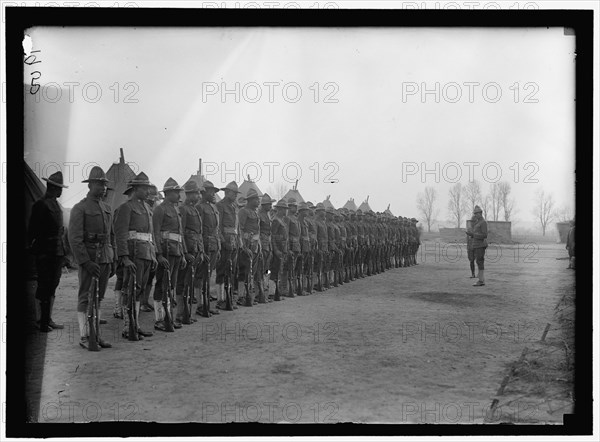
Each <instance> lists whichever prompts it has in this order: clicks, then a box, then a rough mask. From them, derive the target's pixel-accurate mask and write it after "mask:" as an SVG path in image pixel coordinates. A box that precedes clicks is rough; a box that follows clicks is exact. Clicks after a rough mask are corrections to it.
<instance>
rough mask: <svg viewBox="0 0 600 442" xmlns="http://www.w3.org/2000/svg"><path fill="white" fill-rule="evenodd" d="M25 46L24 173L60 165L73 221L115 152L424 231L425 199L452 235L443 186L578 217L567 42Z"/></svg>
mask: <svg viewBox="0 0 600 442" xmlns="http://www.w3.org/2000/svg"><path fill="white" fill-rule="evenodd" d="M27 33H28V35H29V36H30V37H31V39H32V43H33V50H34V51H39V52H35V53H34V54H35V56H36V59H35V60H36V61H41V62H40V63H34V64H31V65H27V64H26V66H25V78H24V83H25V85H26V88H25V95H26V108H25V111H26V119H25V130H26V134H25V135H26V136H25V140H26V146H25V159H26V161H27V162H28V163H29V164H30V165H31V166H32V168H33V169H34V171H35V172H36V173H37V174H38V175H40V176H42V175H44V176H47V175H48V174H49V173H52V172H54V171H56V170H57V168H61V170H62V171H63V174H65V179H66V181H68V183H67V184H68V185H69V189H66V190H65V191H64V193H63V196H62V197H61V202H62V203H63V205H64V206H65V207H71V206H73V204H75V203H77V202H78V201H79V200H80V199H81V198H83V197H84V196H85V194H86V191H87V188H86V185H85V184H81V180H83V179H84V178H87V173H89V169H90V167H91V165H95V164H98V165H100V166H101V167H103V168H104V170H105V171H106V170H107V169H108V168H109V167H110V165H111V164H112V163H113V162H116V161H117V160H118V157H119V148H123V149H124V152H125V159H126V161H128V162H130V164H131V165H132V167H133V168H134V170H135V171H138V172H139V171H144V172H145V173H146V174H147V175H148V176H149V178H150V180H151V181H152V182H153V183H155V184H157V185H158V186H159V188H162V186H163V184H164V182H165V181H166V180H167V179H168V178H169V177H173V178H175V179H176V180H177V181H178V182H179V184H181V185H183V184H184V182H185V180H187V179H188V178H189V176H190V175H191V174H194V173H196V172H197V170H198V161H199V159H200V158H202V161H203V165H204V167H203V169H204V170H203V173H204V175H205V177H206V178H207V179H210V180H211V181H213V183H215V184H216V185H217V186H224V185H225V184H227V183H228V182H230V181H233V180H235V181H237V182H238V184H241V182H242V181H243V179H244V177H245V176H246V175H247V174H250V175H251V178H253V179H254V180H255V181H256V182H257V184H258V186H259V188H260V189H261V190H262V191H263V192H264V191H267V190H269V189H275V188H277V186H280V185H281V184H284V185H287V186H290V187H291V186H292V185H293V184H294V182H295V179H296V178H299V182H298V190H299V191H300V192H301V194H302V195H303V197H304V198H305V199H307V200H311V201H313V202H315V203H316V202H319V201H322V200H323V199H325V198H326V197H327V196H328V195H331V198H330V199H331V201H332V203H333V204H334V205H335V206H336V207H340V206H342V205H343V204H344V203H345V202H346V201H347V200H348V199H349V198H354V200H355V203H356V204H357V205H359V204H360V203H361V202H362V201H363V200H364V199H365V198H367V196H368V197H369V204H370V205H371V207H372V208H373V210H375V211H383V210H385V209H386V208H387V206H388V204H389V205H390V210H391V211H392V212H393V213H394V214H395V215H402V216H409V217H412V216H415V217H417V218H420V216H419V213H418V211H417V207H416V198H417V195H418V194H419V193H420V192H422V191H423V190H424V188H425V187H426V186H431V187H434V188H435V189H436V190H437V192H438V195H439V197H438V198H439V201H438V203H437V206H438V208H439V212H440V216H439V224H440V225H445V226H450V225H451V223H450V222H449V221H448V220H449V216H448V210H447V204H448V191H449V189H450V187H451V186H452V185H453V184H454V183H455V182H458V181H460V182H461V183H462V184H463V185H466V184H467V183H468V181H469V179H476V180H478V181H479V182H480V184H481V186H482V188H483V190H484V192H487V190H488V189H489V186H490V185H491V183H493V182H495V181H498V180H499V181H508V182H509V183H510V184H511V187H512V195H513V197H514V198H515V204H516V213H515V215H514V217H515V222H517V223H521V224H522V225H527V224H528V223H531V222H533V215H532V213H531V211H532V207H533V203H534V195H535V192H536V191H537V190H538V189H543V190H544V191H545V192H546V193H550V194H552V195H553V197H554V200H555V201H556V205H557V206H558V207H561V206H568V207H570V208H571V209H572V208H574V182H575V173H574V164H575V163H574V160H575V103H574V98H575V95H574V94H575V60H574V37H573V36H570V35H564V32H563V29H562V28H549V29H547V28H543V29H542V28H535V29H526V28H506V29H503V28H495V29H484V28H469V29H467V28H451V29H448V28H446V29H443V28H437V29H436V28H310V29H307V28H302V29H301V28H297V29H294V28H286V29H283V28H197V29H194V28H181V29H178V28H155V29H152V28H142V29H136V28H93V29H92V28H68V29H65V28H49V27H46V28H44V27H36V28H32V29H29V30H28V32H27ZM32 60H33V59H31V58H30V59H29V61H30V62H31V61H32ZM34 71H37V72H38V73H37V74H33V72H34ZM37 76H39V77H40V78H39V79H37V80H35V79H34V80H33V81H34V83H39V84H40V85H41V86H44V87H43V88H40V89H39V90H38V91H37V92H36V93H33V94H32V93H31V92H34V90H37V89H38V88H37V87H32V86H31V80H32V79H33V78H34V77H37ZM57 86H58V87H60V88H61V91H60V92H59V90H58V89H56V87H57ZM58 93H60V95H58ZM427 171H429V172H430V173H426V174H423V172H427ZM470 171H471V172H472V173H471V174H470V173H469V172H470ZM498 174H500V175H498Z"/></svg>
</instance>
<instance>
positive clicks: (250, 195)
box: [246, 189, 260, 199]
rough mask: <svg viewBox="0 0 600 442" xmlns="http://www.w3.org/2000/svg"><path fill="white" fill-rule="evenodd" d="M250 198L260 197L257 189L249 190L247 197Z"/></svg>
mask: <svg viewBox="0 0 600 442" xmlns="http://www.w3.org/2000/svg"><path fill="white" fill-rule="evenodd" d="M250 198H260V196H259V195H258V192H257V191H256V190H255V189H250V190H249V191H248V194H247V195H246V199H250Z"/></svg>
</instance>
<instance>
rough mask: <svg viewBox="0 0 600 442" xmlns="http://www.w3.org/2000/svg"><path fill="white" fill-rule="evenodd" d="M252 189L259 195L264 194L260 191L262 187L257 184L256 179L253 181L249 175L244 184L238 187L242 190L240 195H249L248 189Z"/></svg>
mask: <svg viewBox="0 0 600 442" xmlns="http://www.w3.org/2000/svg"><path fill="white" fill-rule="evenodd" d="M250 189H254V190H256V193H258V195H259V196H262V194H263V193H262V192H261V191H260V189H259V188H258V186H257V185H256V183H255V182H254V181H251V180H250V176H248V179H246V180H244V182H243V183H242V185H241V186H240V187H239V189H238V190H239V191H240V192H241V193H240V194H239V196H243V197H246V195H248V191H249V190H250Z"/></svg>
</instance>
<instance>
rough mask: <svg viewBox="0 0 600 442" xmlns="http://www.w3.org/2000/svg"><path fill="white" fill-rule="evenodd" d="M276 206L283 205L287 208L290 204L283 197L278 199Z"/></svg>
mask: <svg viewBox="0 0 600 442" xmlns="http://www.w3.org/2000/svg"><path fill="white" fill-rule="evenodd" d="M275 207H281V208H283V209H287V207H288V205H287V203H286V202H285V200H283V199H281V200H279V201H277V204H275Z"/></svg>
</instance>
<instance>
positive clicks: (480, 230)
mask: <svg viewBox="0 0 600 442" xmlns="http://www.w3.org/2000/svg"><path fill="white" fill-rule="evenodd" d="M473 218H474V221H473V231H472V232H467V235H469V236H471V237H473V251H474V253H475V262H476V263H477V268H478V269H479V271H478V273H477V276H478V278H479V279H478V281H477V282H476V283H475V284H473V286H475V287H479V286H482V285H485V279H484V275H483V271H484V267H483V260H484V256H485V249H486V248H487V246H488V244H487V239H486V238H487V236H488V229H487V222H486V221H485V219H483V216H482V211H481V207H479V206H475V208H474V209H473Z"/></svg>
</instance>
